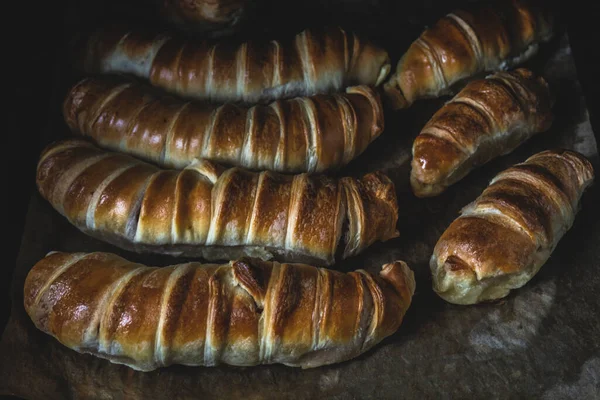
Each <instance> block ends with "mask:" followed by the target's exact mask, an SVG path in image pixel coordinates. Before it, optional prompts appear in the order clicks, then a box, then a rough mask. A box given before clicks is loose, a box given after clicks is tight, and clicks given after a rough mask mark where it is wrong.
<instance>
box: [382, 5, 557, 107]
mask: <svg viewBox="0 0 600 400" xmlns="http://www.w3.org/2000/svg"><path fill="white" fill-rule="evenodd" d="M535 3H536V2H535V1H527V0H500V1H496V2H495V3H494V4H493V5H490V4H486V5H483V6H478V7H474V8H473V9H471V10H464V11H463V10H458V11H455V12H453V13H450V14H448V15H447V16H445V17H444V18H442V19H440V20H439V21H438V22H437V23H436V24H435V25H434V26H433V27H431V28H429V29H427V30H425V32H424V33H423V34H422V35H421V37H419V38H418V39H417V40H416V41H414V42H413V44H412V45H411V46H410V48H409V49H408V51H407V52H406V53H405V54H404V55H403V56H402V58H401V59H400V61H399V62H398V64H397V67H396V72H395V73H394V74H392V75H391V76H390V78H389V80H388V81H387V82H386V83H385V84H384V89H385V91H386V93H387V95H388V98H389V100H390V103H391V105H392V106H393V107H394V108H396V109H399V108H406V107H408V106H410V105H411V104H412V103H413V102H414V101H415V100H418V99H421V98H431V97H438V96H441V95H444V94H449V93H450V91H451V89H452V86H453V85H454V84H455V83H457V82H459V81H462V80H465V79H467V78H470V77H473V76H474V75H476V74H478V73H481V72H483V71H497V70H502V69H507V68H510V67H512V66H515V65H518V64H520V63H522V62H524V61H526V60H528V59H529V58H530V57H532V56H533V55H534V54H536V52H537V49H538V46H539V44H540V43H541V42H545V41H548V40H549V39H550V38H551V37H552V33H553V18H552V15H551V14H550V13H548V12H547V10H546V9H542V8H539V7H536V6H535V5H534V4H535ZM537 3H539V2H537Z"/></svg>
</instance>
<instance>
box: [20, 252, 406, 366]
mask: <svg viewBox="0 0 600 400" xmlns="http://www.w3.org/2000/svg"><path fill="white" fill-rule="evenodd" d="M414 290H415V281H414V277H413V272H412V271H411V270H410V269H409V268H408V266H407V265H406V263H404V262H402V261H395V262H393V263H390V264H386V265H384V266H383V267H382V270H381V271H380V273H379V274H378V275H372V274H370V273H368V272H366V271H364V270H357V271H355V272H350V273H341V272H337V271H332V270H327V269H319V268H315V267H311V266H308V265H304V264H279V263H277V262H264V261H258V260H255V259H241V260H237V261H231V262H229V263H228V264H223V265H214V264H199V263H187V264H180V265H173V266H169V267H163V268H155V267H146V266H143V265H140V264H134V263H132V262H129V261H127V260H125V259H123V258H121V257H119V256H117V255H114V254H110V253H88V254H86V253H58V252H54V253H50V254H49V255H47V256H46V257H45V258H44V259H42V260H41V261H39V262H38V263H37V264H36V265H35V266H34V267H33V269H32V270H31V271H30V272H29V274H28V276H27V279H26V281H25V289H24V304H25V309H26V311H27V313H28V315H29V316H30V317H31V319H32V321H33V323H34V324H35V326H36V327H37V328H38V329H40V330H42V331H43V332H46V333H48V334H50V335H52V336H54V337H55V338H56V339H58V340H59V341H60V342H61V343H62V344H63V345H65V346H67V347H69V348H71V349H74V350H76V351H78V352H81V353H91V354H93V355H95V356H98V357H102V358H105V359H108V360H110V361H112V362H114V363H119V364H125V365H128V366H129V367H131V368H134V369H137V370H142V371H150V370H153V369H156V368H159V367H163V366H167V365H171V364H183V365H190V366H195V365H203V366H213V365H218V364H231V365H238V366H251V365H257V364H273V363H282V364H286V365H289V366H296V367H303V368H311V367H317V366H320V365H326V364H331V363H336V362H341V361H345V360H348V359H351V358H353V357H356V356H358V355H359V354H362V353H364V352H365V351H367V350H369V349H370V348H371V347H373V346H374V345H376V344H377V343H379V342H380V341H381V340H382V339H384V338H385V337H387V336H389V335H391V334H393V333H394V332H395V331H396V330H397V329H398V327H399V326H400V323H401V322H402V319H403V317H404V314H405V313H406V310H407V309H408V307H409V306H410V303H411V298H412V295H413V293H414Z"/></svg>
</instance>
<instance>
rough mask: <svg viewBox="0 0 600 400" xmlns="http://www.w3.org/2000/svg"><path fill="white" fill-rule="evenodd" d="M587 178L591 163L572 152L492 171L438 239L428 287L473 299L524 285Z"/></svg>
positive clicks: (450, 297)
mask: <svg viewBox="0 0 600 400" xmlns="http://www.w3.org/2000/svg"><path fill="white" fill-rule="evenodd" d="M593 179H594V170H593V168H592V165H591V164H590V162H589V161H588V160H587V159H586V158H585V157H584V156H583V155H581V154H579V153H576V152H573V151H570V150H547V151H542V152H541V153H537V154H535V155H533V156H531V157H530V158H528V159H527V160H526V161H525V162H523V163H520V164H516V165H514V166H513V167H511V168H508V169H506V170H505V171H503V172H501V173H499V174H498V175H496V177H495V178H494V179H492V181H491V182H490V185H489V186H488V187H487V188H486V189H485V190H484V191H483V193H482V194H481V195H480V196H479V197H478V198H477V199H476V200H475V201H474V202H472V203H471V204H469V205H467V206H466V207H465V208H463V210H462V211H461V215H460V217H458V218H457V219H456V220H455V221H454V222H452V224H451V225H450V226H449V227H448V229H446V231H445V232H444V233H443V234H442V236H441V237H440V239H439V240H438V242H437V244H436V246H435V249H434V253H433V256H432V257H431V261H430V267H431V272H432V274H433V289H434V290H435V291H436V292H437V293H438V294H439V295H440V296H441V297H442V298H444V299H445V300H447V301H449V302H451V303H456V304H474V303H478V302H481V301H486V300H494V299H499V298H502V297H505V296H506V295H508V293H509V292H510V290H512V289H516V288H519V287H521V286H523V285H525V284H526V283H527V282H528V281H529V280H530V279H531V278H532V277H533V276H534V275H535V274H536V273H537V272H538V271H539V269H540V268H541V266H542V265H543V264H544V263H545V262H546V260H548V258H549V257H550V255H551V254H552V252H553V251H554V249H555V247H556V246H557V244H558V242H559V240H560V239H561V238H562V236H563V235H564V234H565V233H566V232H567V231H568V230H569V229H570V228H571V226H572V225H573V221H574V220H575V214H576V213H577V211H578V208H579V201H580V198H581V196H582V194H583V192H584V190H585V189H586V188H587V187H588V186H589V185H591V184H592V181H593Z"/></svg>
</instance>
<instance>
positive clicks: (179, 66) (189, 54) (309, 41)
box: [83, 26, 391, 103]
mask: <svg viewBox="0 0 600 400" xmlns="http://www.w3.org/2000/svg"><path fill="white" fill-rule="evenodd" d="M84 47H85V50H84V61H83V62H84V69H85V70H86V71H87V72H88V73H126V74H132V75H135V76H138V77H141V78H144V79H148V80H149V81H150V82H151V83H152V84H153V85H155V86H157V87H160V88H163V89H165V90H167V91H170V92H172V93H175V94H178V95H181V96H183V97H189V98H196V99H203V100H209V101H214V102H235V101H243V102H246V103H256V102H266V101H272V100H277V99H281V98H291V97H297V96H311V95H313V94H318V93H327V92H334V91H340V90H342V89H343V88H345V87H348V86H355V85H375V86H376V85H379V84H380V83H382V81H383V80H384V78H385V77H386V76H387V75H388V73H389V71H390V69H391V65H390V59H389V56H388V54H387V52H386V51H385V50H383V49H381V48H379V47H377V46H375V45H374V44H372V43H371V42H369V41H367V40H365V39H361V38H359V37H358V36H357V35H356V34H353V33H350V32H346V31H344V30H342V29H341V28H327V29H318V30H317V29H307V30H304V31H302V32H301V33H299V34H297V35H296V36H294V37H293V38H289V39H285V40H279V41H276V40H272V41H264V42H261V41H248V42H244V43H233V42H229V41H222V42H217V43H213V42H208V41H198V40H193V39H189V40H185V39H183V38H182V37H175V36H169V35H167V34H157V33H149V32H146V31H143V30H131V29H130V28H128V27H122V26H115V27H112V28H106V29H103V30H99V31H98V32H96V33H95V34H93V35H91V37H90V38H89V39H88V41H87V44H86V45H84Z"/></svg>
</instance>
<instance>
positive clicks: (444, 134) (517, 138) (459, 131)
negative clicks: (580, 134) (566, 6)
mask: <svg viewBox="0 0 600 400" xmlns="http://www.w3.org/2000/svg"><path fill="white" fill-rule="evenodd" d="M552 118H553V117H552V112H551V96H550V91H549V89H548V85H547V83H546V81H545V80H544V79H543V78H542V77H538V76H535V75H534V74H533V73H532V72H531V71H529V70H526V69H523V68H519V69H516V70H514V71H511V72H497V73H495V74H493V75H490V76H488V77H487V78H486V79H480V80H475V81H472V82H470V83H469V84H468V85H467V86H465V88H464V89H463V90H461V91H460V92H459V93H458V94H457V95H456V96H455V97H454V98H453V99H452V100H450V101H449V102H448V103H446V104H445V105H444V106H443V107H442V108H441V109H440V110H438V111H437V112H436V113H435V114H434V115H433V117H431V119H430V120H429V122H428V123H427V124H426V125H425V127H424V128H423V130H422V131H421V133H420V134H419V136H417V138H416V139H415V141H414V143H413V148H412V153H413V160H412V170H411V175H410V182H411V186H412V189H413V192H414V193H415V195H417V196H419V197H428V196H435V195H438V194H440V193H441V192H443V191H444V190H446V188H447V187H448V186H450V185H452V184H454V183H456V182H457V181H459V180H460V179H462V178H463V177H465V176H466V175H467V174H468V173H469V172H470V171H471V170H473V169H474V168H476V167H477V166H479V165H482V164H484V163H486V162H488V161H490V160H492V159H494V158H496V157H499V156H501V155H503V154H507V153H510V152H511V151H513V150H514V149H515V148H516V147H517V146H519V145H520V144H521V143H523V142H525V141H526V140H528V139H529V138H530V137H531V136H533V135H534V134H537V133H540V132H544V131H546V130H548V129H549V128H550V126H551V125H552Z"/></svg>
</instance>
